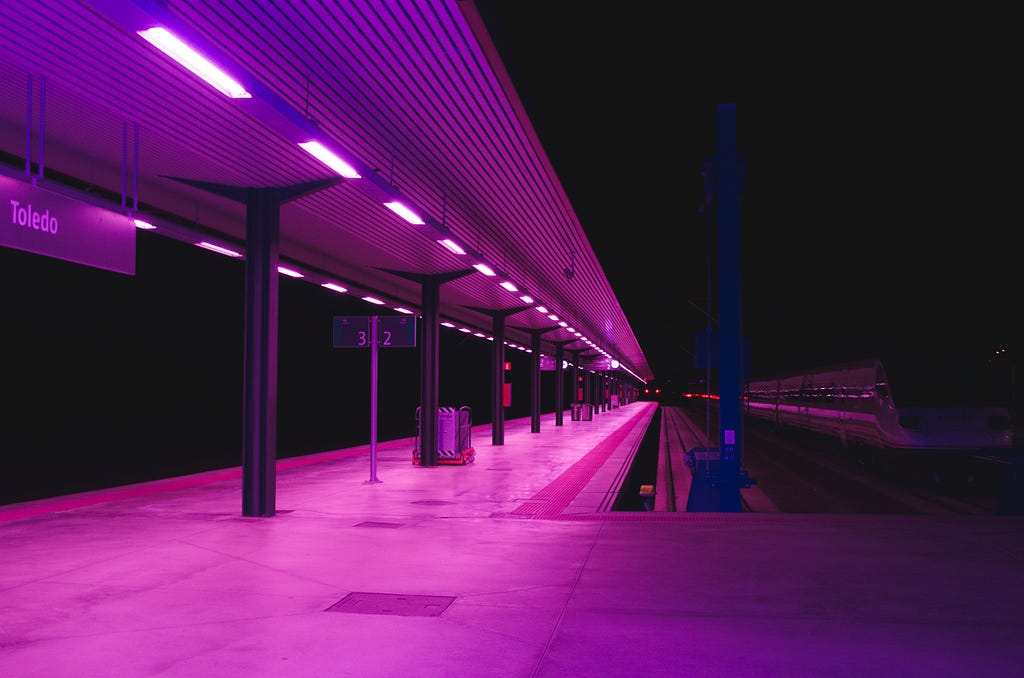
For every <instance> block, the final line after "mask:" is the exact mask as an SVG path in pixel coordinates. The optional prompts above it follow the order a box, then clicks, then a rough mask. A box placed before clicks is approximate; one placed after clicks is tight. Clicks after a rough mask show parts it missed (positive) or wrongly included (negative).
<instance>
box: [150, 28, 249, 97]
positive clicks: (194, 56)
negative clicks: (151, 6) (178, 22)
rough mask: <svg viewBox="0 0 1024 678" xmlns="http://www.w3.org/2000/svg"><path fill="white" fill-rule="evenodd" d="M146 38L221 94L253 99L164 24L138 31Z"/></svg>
mask: <svg viewBox="0 0 1024 678" xmlns="http://www.w3.org/2000/svg"><path fill="white" fill-rule="evenodd" d="M138 33H139V35H140V36H142V38H143V39H144V40H146V41H147V42H148V43H149V44H151V45H153V46H154V47H156V48H157V49H158V50H160V51H161V52H163V53H164V54H166V55H167V56H169V57H171V58H172V59H174V60H175V61H177V62H178V63H179V64H181V65H182V66H184V67H185V68H187V69H188V70H190V71H192V73H194V74H195V75H197V76H199V77H200V78H202V79H203V80H204V81H205V82H206V83H207V84H209V85H211V86H212V87H214V88H215V89H216V90H217V91H219V92H220V93H221V94H223V95H225V96H228V97H231V98H232V99H251V98H252V95H251V94H249V92H247V91H246V90H245V88H244V87H242V86H241V85H240V84H238V83H237V82H235V80H233V79H232V78H231V77H230V76H228V74H227V73H225V72H224V71H222V70H220V69H219V68H217V67H216V66H214V65H213V64H212V63H210V61H209V60H207V59H206V57H204V56H203V55H201V54H199V52H197V51H195V50H194V49H192V48H191V47H189V46H188V45H186V44H185V43H184V42H182V41H181V39H179V38H178V37H177V36H175V35H174V34H173V33H171V32H170V31H168V30H167V29H166V28H164V27H163V26H154V27H153V28H147V29H145V30H141V31H139V32H138Z"/></svg>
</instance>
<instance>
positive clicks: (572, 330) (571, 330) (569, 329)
mask: <svg viewBox="0 0 1024 678" xmlns="http://www.w3.org/2000/svg"><path fill="white" fill-rule="evenodd" d="M565 329H566V330H568V331H569V332H575V331H576V330H574V329H573V328H571V327H566V328H565Z"/></svg>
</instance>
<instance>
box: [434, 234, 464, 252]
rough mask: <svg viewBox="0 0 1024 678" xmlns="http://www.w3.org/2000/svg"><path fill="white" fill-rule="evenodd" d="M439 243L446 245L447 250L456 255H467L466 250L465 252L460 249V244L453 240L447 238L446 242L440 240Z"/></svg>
mask: <svg viewBox="0 0 1024 678" xmlns="http://www.w3.org/2000/svg"><path fill="white" fill-rule="evenodd" d="M437 242H439V243H441V244H442V245H444V246H445V247H446V248H448V249H449V250H451V251H452V252H455V254H465V253H466V250H464V249H462V248H461V247H459V245H458V243H456V242H455V241H454V240H452V239H451V238H445V239H444V240H438V241H437Z"/></svg>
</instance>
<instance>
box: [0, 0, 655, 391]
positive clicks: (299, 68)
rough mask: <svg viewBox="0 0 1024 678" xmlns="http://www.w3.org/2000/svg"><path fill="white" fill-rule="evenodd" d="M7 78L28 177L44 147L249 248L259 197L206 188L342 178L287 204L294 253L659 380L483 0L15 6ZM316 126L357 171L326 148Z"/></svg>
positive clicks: (50, 178)
mask: <svg viewBox="0 0 1024 678" xmlns="http://www.w3.org/2000/svg"><path fill="white" fill-rule="evenodd" d="M154 27H162V28H164V29H166V30H167V31H169V32H170V33H171V34H173V35H174V36H176V37H177V38H179V39H180V40H182V41H184V42H185V43H187V45H189V46H190V47H192V48H193V49H194V50H196V51H197V52H198V53H200V54H201V55H202V56H204V57H205V58H206V59H207V60H208V61H210V62H212V63H213V64H215V65H216V66H218V67H219V69H220V70H221V71H222V72H224V73H226V74H227V75H229V76H230V78H231V79H232V80H234V81H235V83H236V84H237V85H238V86H240V87H241V88H242V89H243V90H244V94H243V95H242V96H237V93H236V96H232V95H227V94H223V93H221V91H218V89H215V88H214V87H213V86H211V85H209V84H207V83H206V82H204V81H203V80H201V79H200V78H199V77H197V76H196V75H194V74H193V73H192V72H190V71H189V70H187V69H186V68H184V67H183V66H181V65H179V63H178V62H176V61H175V60H173V59H171V58H170V57H168V56H167V55H166V54H165V53H164V52H162V51H161V50H159V49H157V48H156V47H155V46H154V45H153V44H151V42H150V41H149V40H147V39H144V37H143V34H142V33H141V32H142V31H146V30H148V29H152V28H154ZM146 35H152V34H149V33H147V34H146ZM0 88H2V89H0V153H2V155H3V157H4V158H5V159H6V160H7V161H8V162H7V163H5V164H7V165H8V166H9V167H12V168H14V171H17V170H18V165H19V163H20V164H21V165H25V160H26V156H29V161H30V163H31V165H30V166H29V168H28V172H29V173H32V172H34V171H36V168H38V163H39V161H40V159H41V160H42V161H43V168H44V169H43V176H42V177H41V179H42V180H43V181H45V182H49V183H54V182H56V183H61V185H62V186H63V185H71V186H74V185H77V186H78V187H79V188H81V187H83V186H84V187H87V188H88V191H89V193H90V195H93V196H97V195H102V196H105V198H104V199H108V200H110V201H111V203H112V204H114V205H116V207H117V208H123V207H125V206H126V208H127V209H128V210H131V211H133V212H137V215H138V216H139V217H141V218H145V219H147V220H148V221H150V222H151V223H153V224H154V225H156V226H157V231H156V232H158V233H162V234H164V235H168V236H170V237H174V238H177V239H179V240H188V241H195V240H196V239H197V238H202V239H206V240H212V241H215V242H216V243H217V244H221V245H223V246H226V247H230V248H233V249H236V250H239V251H241V252H243V253H244V248H245V234H246V217H247V209H246V205H245V204H244V203H242V202H239V201H237V200H234V199H231V198H228V197H224V196H221V195H217V194H215V193H213V192H211V191H209V190H206V188H204V186H203V184H204V183H211V184H218V185H229V186H236V187H244V188H268V187H269V188H274V187H287V186H298V185H303V184H308V183H311V182H322V181H324V180H329V181H327V182H326V184H328V185H326V187H321V188H320V190H316V191H314V192H311V193H309V194H307V195H304V196H303V197H300V198H297V199H294V200H292V201H290V202H287V203H285V204H284V205H282V207H281V209H280V259H281V264H282V265H284V266H288V267H291V268H295V269H297V270H299V271H300V272H303V273H304V274H305V277H306V279H307V280H309V281H310V282H313V283H323V282H327V281H332V282H336V283H338V284H340V285H341V286H343V287H345V288H347V289H348V290H349V292H348V293H350V294H358V295H360V296H362V295H364V294H372V295H374V296H377V297H379V298H381V299H383V300H385V301H386V302H387V303H388V305H389V307H395V306H399V305H401V306H404V307H405V308H408V309H412V310H414V311H419V309H420V305H421V303H422V296H421V285H420V283H419V282H418V281H417V276H440V277H447V276H452V277H454V279H452V280H451V281H449V282H445V283H444V284H443V285H442V286H441V288H440V314H441V317H442V319H443V320H450V321H452V322H453V323H455V324H457V325H460V326H465V327H468V328H470V329H472V330H474V331H475V330H479V331H481V332H483V333H485V334H487V333H489V332H490V330H491V329H492V327H493V314H494V312H501V313H505V312H511V311H515V310H516V309H520V308H521V309H523V310H518V311H516V312H514V313H509V314H508V315H507V316H506V319H505V325H506V339H507V340H509V341H511V342H514V343H518V344H520V345H526V346H529V344H530V330H546V331H544V332H543V334H542V335H541V337H542V343H541V346H542V352H544V353H545V354H553V349H554V346H555V345H556V344H561V345H564V346H565V347H566V349H567V350H570V351H571V350H576V349H581V350H585V352H586V353H589V354H590V355H594V356H598V357H601V356H602V355H603V356H606V357H608V358H614V359H616V360H618V361H619V362H620V363H621V364H622V365H623V366H624V367H625V368H626V369H627V371H628V372H629V373H631V374H632V375H633V376H634V377H636V378H638V379H642V380H647V379H650V378H653V375H652V374H651V370H650V367H649V366H648V363H647V360H646V358H645V356H644V353H643V351H642V349H641V347H640V346H639V344H638V342H637V339H636V337H635V336H634V333H633V330H632V328H631V327H630V323H629V322H628V320H627V318H626V316H625V314H624V312H623V309H622V308H621V306H620V304H619V301H618V300H617V298H616V295H615V292H614V290H613V289H612V287H611V285H610V284H609V281H608V279H607V276H606V275H605V273H604V271H603V270H602V267H601V263H600V262H599V261H598V259H597V257H596V255H595V253H594V251H593V248H592V247H591V245H590V243H589V242H588V239H587V236H586V233H585V230H584V225H583V224H581V223H580V222H579V220H578V218H577V216H576V213H575V212H574V210H573V207H572V205H571V204H570V202H569V199H568V198H567V196H566V193H565V191H564V190H563V187H562V185H561V183H560V182H559V179H558V177H557V176H556V174H555V171H554V169H553V167H552V165H551V163H550V162H549V159H548V157H547V155H546V153H545V151H544V149H543V148H542V147H541V145H540V143H539V141H538V137H537V135H536V133H535V131H534V129H533V127H532V125H531V123H530V120H529V117H528V114H527V111H526V110H524V107H523V105H522V103H521V102H520V100H519V97H518V96H517V94H516V92H515V90H514V88H513V86H512V83H511V80H510V78H509V76H508V74H507V73H506V71H505V68H504V67H503V65H502V63H501V61H500V59H499V57H498V54H497V52H496V50H495V48H494V45H493V43H492V41H491V39H490V37H489V36H488V34H487V31H486V29H485V27H484V24H483V22H482V20H481V18H480V16H479V14H478V12H477V9H476V7H475V6H474V5H473V3H472V2H471V1H470V0H431V1H430V2H423V1H422V0H387V1H384V0H378V1H371V0H352V1H346V2H337V3H322V2H317V1H316V0H260V1H259V2H247V1H241V0H237V1H230V0H226V1H225V0H217V1H212V0H211V1H207V0H190V1H188V2H185V1H180V2H179V1H174V0H171V1H169V2H152V1H150V2H147V1H143V0H138V1H132V0H94V1H92V2H78V1H76V0H39V1H37V2H5V3H0ZM310 141H315V142H319V143H320V145H321V146H322V147H324V148H326V149H328V150H330V151H332V152H333V153H334V154H335V155H336V156H337V157H339V158H341V159H342V160H344V161H345V163H346V164H347V165H348V167H349V169H350V170H351V171H346V172H345V173H347V174H350V175H353V176H351V177H349V178H346V177H343V176H339V174H338V173H337V172H336V171H335V170H332V169H330V168H329V167H328V166H327V165H325V164H324V162H322V161H321V160H318V159H317V158H316V157H314V156H313V155H312V154H311V153H310V152H308V151H307V150H306V148H305V147H304V146H302V145H301V144H305V143H306V142H310ZM40 142H42V143H41V144H40ZM40 149H41V150H40ZM598 157H599V153H598V150H597V149H595V161H596V160H597V158H598ZM25 171H26V170H25V169H22V170H21V172H22V173H23V175H24V176H28V175H27V174H25ZM355 175H358V178H356V177H355ZM15 176H16V175H15ZM332 181H333V182H334V183H331V182H332ZM389 202H399V203H402V204H403V205H405V206H406V207H407V208H409V209H410V210H411V211H412V212H413V213H414V214H415V215H417V216H418V217H419V218H420V219H419V220H421V221H422V222H423V223H422V224H412V223H410V222H409V221H407V220H406V219H404V218H403V217H401V216H399V215H398V214H396V213H394V212H392V211H391V210H390V209H388V208H387V207H385V203H389ZM444 239H450V240H451V241H453V242H454V243H456V244H457V245H458V246H460V247H461V248H462V249H463V251H464V252H465V254H461V255H460V254H457V253H455V252H453V251H450V250H449V249H448V248H446V247H444V246H442V244H440V243H439V241H441V240H444ZM478 263H482V264H486V265H487V266H488V267H490V268H491V269H492V270H493V271H494V272H495V273H496V275H494V276H487V275H484V274H483V273H480V272H478V271H477V270H475V269H474V268H473V266H474V264H478ZM566 269H569V271H570V272H571V275H567V274H566ZM466 271H468V273H467V274H466V275H462V276H461V277H459V276H458V275H457V274H458V273H459V272H466ZM504 282H509V283H512V284H513V285H514V286H515V287H516V289H517V291H515V292H512V291H509V290H507V289H505V288H503V287H502V286H501V285H500V284H501V283H504ZM523 295H528V296H529V297H531V298H532V299H533V300H534V301H532V302H526V301H524V300H523V299H522V298H521V297H522V296H523ZM538 305H542V306H544V307H546V308H547V309H548V313H549V314H554V315H556V316H557V317H558V321H555V320H552V319H550V318H549V317H548V315H547V314H544V313H542V312H540V311H538V310H536V308H535V307H536V306H538ZM561 322H564V323H565V326H562V325H560V324H559V323H561ZM549 328H554V329H549ZM570 329H572V330H575V332H570ZM577 333H578V335H577Z"/></svg>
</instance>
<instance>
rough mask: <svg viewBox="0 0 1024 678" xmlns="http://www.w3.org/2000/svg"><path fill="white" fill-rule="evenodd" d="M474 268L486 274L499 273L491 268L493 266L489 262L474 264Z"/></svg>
mask: <svg viewBox="0 0 1024 678" xmlns="http://www.w3.org/2000/svg"><path fill="white" fill-rule="evenodd" d="M473 268H475V269H476V270H478V271H480V272H481V273H483V274H484V275H497V274H496V273H495V272H494V271H493V270H491V267H490V266H488V265H487V264H473Z"/></svg>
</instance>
